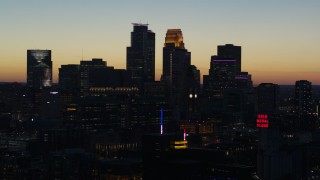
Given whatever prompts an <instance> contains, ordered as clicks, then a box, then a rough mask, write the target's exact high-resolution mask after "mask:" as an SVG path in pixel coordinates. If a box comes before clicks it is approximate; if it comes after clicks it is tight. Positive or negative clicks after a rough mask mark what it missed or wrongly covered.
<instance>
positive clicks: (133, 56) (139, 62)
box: [127, 23, 155, 89]
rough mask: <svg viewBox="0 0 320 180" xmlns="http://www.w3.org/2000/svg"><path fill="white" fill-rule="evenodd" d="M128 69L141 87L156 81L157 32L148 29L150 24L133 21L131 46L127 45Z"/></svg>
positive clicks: (134, 80)
mask: <svg viewBox="0 0 320 180" xmlns="http://www.w3.org/2000/svg"><path fill="white" fill-rule="evenodd" d="M127 70H129V71H130V72H131V78H132V80H133V82H134V84H135V85H136V86H137V87H139V88H140V89H143V84H144V83H145V82H153V81H154V78H155V33H154V32H152V31H151V30H148V24H141V23H133V32H131V46H130V47H127Z"/></svg>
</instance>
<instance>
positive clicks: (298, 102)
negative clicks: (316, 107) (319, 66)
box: [295, 80, 313, 116]
mask: <svg viewBox="0 0 320 180" xmlns="http://www.w3.org/2000/svg"><path fill="white" fill-rule="evenodd" d="M312 103H313V102H312V85H311V82H309V81H307V80H299V81H296V85H295V109H296V112H297V114H298V115H299V116H305V115H310V114H311V113H312Z"/></svg>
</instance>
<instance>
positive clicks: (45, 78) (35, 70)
mask: <svg viewBox="0 0 320 180" xmlns="http://www.w3.org/2000/svg"><path fill="white" fill-rule="evenodd" d="M51 85H52V61H51V50H27V86H28V87H31V88H33V89H43V88H44V87H51Z"/></svg>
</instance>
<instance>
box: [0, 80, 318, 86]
mask: <svg viewBox="0 0 320 180" xmlns="http://www.w3.org/2000/svg"><path fill="white" fill-rule="evenodd" d="M159 81H160V80H159ZM297 81H299V80H297ZM13 83H19V84H27V82H18V81H11V82H8V81H0V85H2V84H13ZM263 83H272V82H262V83H260V84H263ZM311 83H312V82H311ZM52 84H54V85H58V84H59V83H52ZM272 84H277V83H272ZM200 85H201V86H202V85H203V83H200ZM258 85H259V84H253V85H252V86H253V87H256V86H258ZM277 85H279V86H295V84H277ZM312 86H320V84H312Z"/></svg>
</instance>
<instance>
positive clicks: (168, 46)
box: [161, 29, 191, 93]
mask: <svg viewBox="0 0 320 180" xmlns="http://www.w3.org/2000/svg"><path fill="white" fill-rule="evenodd" d="M190 65H191V53H190V52H188V50H187V49H185V47H184V43H183V36H182V32H181V30H180V29H168V31H167V34H166V38H165V44H164V47H163V72H162V77H161V79H162V81H164V82H166V83H167V84H168V85H169V89H170V91H171V93H172V92H177V93H182V91H183V88H184V83H185V77H186V74H187V70H188V67H189V66H190Z"/></svg>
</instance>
